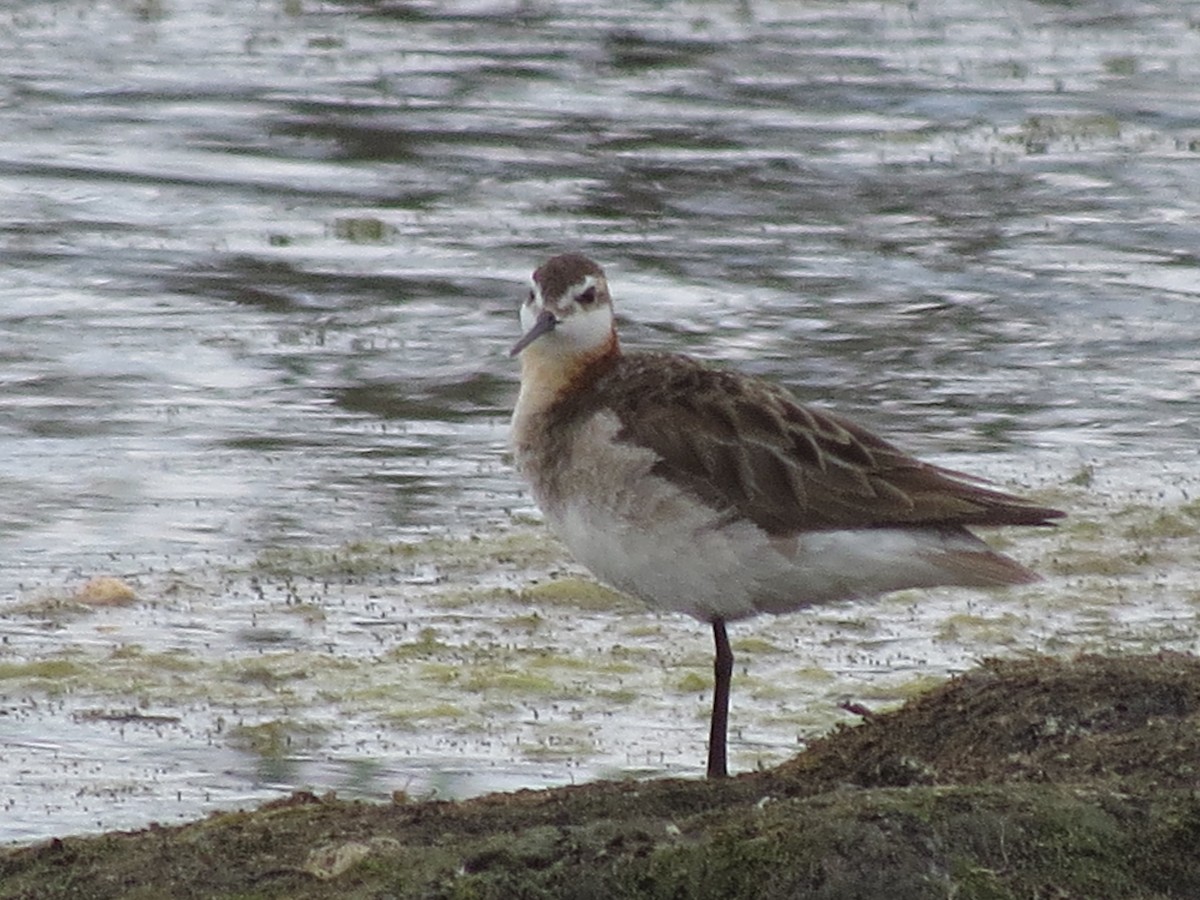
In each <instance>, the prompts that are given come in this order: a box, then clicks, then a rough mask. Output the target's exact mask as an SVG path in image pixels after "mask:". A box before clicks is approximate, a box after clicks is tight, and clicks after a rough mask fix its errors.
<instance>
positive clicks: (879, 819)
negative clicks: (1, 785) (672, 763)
mask: <svg viewBox="0 0 1200 900" xmlns="http://www.w3.org/2000/svg"><path fill="white" fill-rule="evenodd" d="M1198 766H1200V660H1197V659H1196V658H1195V657H1192V656H1190V655H1184V654H1175V653H1164V654H1158V655H1139V656H1095V655H1088V656H1080V657H1077V658H1074V659H1071V660H1061V659H1054V658H1049V657H1036V658H1031V659H1023V660H1008V661H998V660H991V661H987V662H985V663H983V664H982V665H981V666H979V667H978V668H976V669H974V670H972V671H970V672H968V673H967V674H965V675H963V676H961V677H958V678H955V679H952V680H950V681H948V682H947V683H946V684H944V685H943V686H941V687H939V688H936V689H934V690H933V691H930V692H929V693H927V694H924V695H922V696H920V697H918V698H916V699H914V700H912V701H910V702H909V703H907V704H905V705H904V706H903V707H902V708H900V709H898V710H896V711H894V712H890V713H886V714H883V715H877V716H875V715H872V716H869V717H867V718H865V719H864V721H863V722H862V723H861V724H859V725H857V726H852V727H842V728H839V729H837V730H836V731H835V732H833V733H832V734H830V735H829V736H827V737H826V738H823V739H821V740H819V741H817V742H815V743H814V744H813V745H812V746H811V747H810V748H809V749H808V750H807V751H805V752H804V753H802V754H800V755H799V756H797V757H796V758H794V759H793V760H791V761H789V762H786V763H784V764H783V765H780V766H778V767H776V768H774V769H770V770H767V771H762V772H754V773H750V774H744V775H741V776H738V777H735V778H732V779H730V780H728V781H727V782H724V783H716V784H712V783H707V782H704V781H700V780H694V781H693V780H679V779H661V780H652V781H612V782H597V783H593V784H586V785H581V786H576V787H570V788H561V789H554V790H546V791H520V792H517V793H512V794H493V795H489V796H486V797H481V798H478V799H475V800H469V801H462V802H421V803H416V802H409V801H408V799H407V798H406V797H404V796H403V795H397V797H396V798H395V802H393V803H391V804H372V803H361V802H345V801H341V800H338V799H337V798H336V797H333V796H325V797H318V796H316V795H314V794H311V793H297V794H295V795H293V796H292V797H291V798H290V799H287V800H284V801H280V802H276V803H269V804H267V805H265V806H262V807H259V808H258V809H255V810H251V811H246V812H233V813H221V814H215V815H212V816H209V817H208V818H206V819H203V820H201V821H198V822H194V823H191V824H187V825H183V826H178V827H169V828H166V827H158V826H152V827H150V828H148V829H144V830H140V831H134V832H110V833H107V834H103V835H98V836H88V837H68V836H64V837H61V838H54V839H52V840H49V841H43V842H40V843H38V844H35V845H32V846H27V847H18V848H11V849H8V850H5V851H3V853H2V854H0V897H2V898H34V897H38V898H58V897H62V898H66V897H71V898H75V900H99V898H116V897H180V898H190V897H264V898H266V897H385V896H386V897H447V898H450V897H581V898H582V897H724V898H732V897H756V898H770V897H795V896H812V897H870V896H882V893H883V892H885V891H886V892H887V895H888V896H891V897H921V898H923V897H959V898H963V897H980V898H984V897H987V898H1005V897H1094V896H1105V897H1129V898H1133V897H1137V898H1151V897H1155V898H1160V897H1161V898H1168V897H1193V896H1197V895H1198V894H1200V858H1198V857H1196V855H1195V854H1194V852H1193V850H1194V847H1195V846H1196V843H1197V839H1198V838H1200V798H1198V797H1197V794H1196V785H1197V778H1198V776H1197V770H1198Z"/></svg>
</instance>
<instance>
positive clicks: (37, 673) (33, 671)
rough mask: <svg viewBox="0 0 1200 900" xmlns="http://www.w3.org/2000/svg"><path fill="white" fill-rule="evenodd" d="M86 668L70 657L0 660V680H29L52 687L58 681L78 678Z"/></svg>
mask: <svg viewBox="0 0 1200 900" xmlns="http://www.w3.org/2000/svg"><path fill="white" fill-rule="evenodd" d="M85 673H86V670H85V669H84V667H83V666H82V665H80V664H79V663H77V662H75V661H74V660H70V659H62V658H51V659H35V660H29V661H28V662H0V681H8V680H14V681H15V680H30V681H38V682H43V683H44V684H43V685H42V686H43V687H53V686H54V684H56V683H58V682H63V681H66V680H68V679H72V678H79V677H80V676H82V675H84V674H85Z"/></svg>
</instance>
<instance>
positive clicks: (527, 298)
mask: <svg viewBox="0 0 1200 900" xmlns="http://www.w3.org/2000/svg"><path fill="white" fill-rule="evenodd" d="M532 304H533V289H532V288H530V290H529V296H528V297H526V298H525V305H526V306H530V305H532Z"/></svg>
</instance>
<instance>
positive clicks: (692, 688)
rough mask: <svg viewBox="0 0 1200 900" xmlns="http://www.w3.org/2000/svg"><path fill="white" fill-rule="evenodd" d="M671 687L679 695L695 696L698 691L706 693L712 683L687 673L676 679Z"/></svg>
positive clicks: (694, 674)
mask: <svg viewBox="0 0 1200 900" xmlns="http://www.w3.org/2000/svg"><path fill="white" fill-rule="evenodd" d="M672 687H673V688H674V689H675V690H676V691H678V692H679V693H681V694H695V693H697V692H698V691H707V690H708V689H709V688H710V687H712V681H711V679H708V678H705V677H703V676H702V675H698V674H696V673H695V672H687V673H685V674H684V675H683V676H681V677H680V678H677V679H676V680H675V683H674V684H673V685H672Z"/></svg>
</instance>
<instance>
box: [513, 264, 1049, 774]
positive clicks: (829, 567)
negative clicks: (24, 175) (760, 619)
mask: <svg viewBox="0 0 1200 900" xmlns="http://www.w3.org/2000/svg"><path fill="white" fill-rule="evenodd" d="M521 324H522V327H523V329H524V336H523V337H522V338H521V339H520V340H519V341H517V343H516V345H515V346H514V347H513V349H512V354H513V355H514V356H516V355H518V354H519V355H520V357H521V393H520V397H519V398H518V400H517V406H516V409H515V411H514V413H513V427H512V446H513V452H514V456H515V459H516V464H517V467H518V468H519V469H520V471H521V473H522V474H523V475H524V476H525V478H526V479H528V481H529V483H530V485H531V486H532V489H533V496H534V499H535V500H536V501H537V503H538V506H540V507H541V509H542V511H543V512H544V513H545V516H546V518H547V520H548V521H549V523H550V526H551V528H552V529H553V530H554V531H555V532H556V533H557V534H558V535H559V537H561V538H562V540H563V541H564V542H565V543H566V545H567V546H568V547H569V548H570V550H571V552H572V553H574V554H575V556H576V557H577V558H578V559H579V561H580V562H582V563H583V564H584V565H585V566H587V567H588V568H589V569H590V570H591V571H592V572H593V573H594V574H595V575H596V576H597V577H598V578H600V579H601V580H602V581H605V582H607V583H608V584H610V585H612V586H613V587H615V588H617V589H618V590H621V591H624V592H626V593H629V594H632V595H633V596H635V597H638V598H640V599H641V600H642V601H644V602H645V603H646V604H647V605H648V606H651V607H653V608H655V609H661V610H674V611H677V612H683V613H687V614H689V615H691V616H694V617H695V618H697V619H700V620H702V621H705V622H709V623H711V625H712V629H713V636H714V639H715V641H716V663H715V666H714V673H715V685H714V691H713V712H712V724H711V731H710V735H709V747H708V776H709V777H710V778H720V777H724V776H725V775H726V751H725V744H726V731H727V723H728V715H729V681H730V676H731V673H732V670H733V654H732V652H731V651H730V648H729V639H728V636H727V634H726V630H725V623H726V622H728V621H732V620H735V619H741V618H744V617H746V616H752V615H755V614H757V613H785V612H792V611H793V610H798V609H803V608H804V607H807V606H813V605H816V604H821V603H829V602H831V601H835V600H845V599H850V598H855V597H867V596H871V595H875V594H881V593H885V592H887V591H894V590H898V589H901V588H916V587H933V586H936V585H967V586H976V587H979V586H993V585H1008V584H1021V583H1024V582H1030V581H1035V580H1037V578H1038V576H1037V575H1035V574H1034V573H1033V572H1031V571H1029V570H1028V569H1026V568H1025V567H1023V566H1022V565H1020V564H1019V563H1017V562H1016V561H1014V560H1012V559H1009V558H1008V557H1007V556H1003V555H1001V554H999V553H997V552H995V551H994V550H992V549H991V548H989V547H988V546H987V544H985V543H984V542H983V541H981V540H980V539H979V538H977V537H976V536H975V535H974V534H972V533H971V532H970V531H968V530H967V526H973V525H1048V524H1050V520H1052V519H1055V518H1058V517H1060V516H1062V515H1063V513H1062V512H1060V511H1059V510H1056V509H1049V508H1046V507H1042V506H1037V505H1035V504H1033V503H1031V502H1028V501H1026V500H1023V499H1021V498H1019V497H1015V496H1012V495H1010V494H1006V493H1002V492H1000V491H996V490H991V489H989V488H987V487H984V486H982V485H981V484H979V483H978V482H976V481H975V480H973V479H972V478H970V476H967V475H964V474H962V473H959V472H954V471H951V470H949V469H943V468H940V467H938V466H934V465H930V464H927V463H923V462H921V461H919V460H917V459H915V458H914V457H912V456H910V455H909V454H907V453H905V452H904V451H902V450H900V449H898V448H897V447H895V446H893V445H892V444H890V443H888V442H887V441H885V440H883V439H881V438H878V437H876V436H875V435H873V434H871V433H870V432H869V431H867V430H865V429H863V428H861V427H860V426H858V425H855V424H853V423H851V422H848V421H846V420H845V419H842V418H840V417H838V416H835V415H832V414H830V413H827V412H821V411H818V410H814V409H809V408H807V407H804V406H801V405H800V404H799V403H797V402H796V401H795V400H794V399H793V398H792V397H791V395H789V394H788V393H787V392H786V391H785V390H783V389H782V388H780V387H777V386H776V385H773V384H771V383H769V382H766V381H763V380H761V379H758V378H753V377H749V376H746V375H741V374H737V373H734V372H728V371H722V370H720V369H715V368H711V367H709V366H706V365H704V364H702V363H700V362H697V361H696V360H693V359H690V358H688V357H686V356H676V355H671V354H661V353H622V352H621V349H620V345H619V343H618V341H617V332H616V328H615V326H614V322H613V309H612V299H611V297H610V296H609V291H608V283H607V282H606V280H605V277H604V271H603V270H602V269H601V268H600V267H599V266H598V265H596V263H594V262H592V261H591V260H590V259H588V258H587V257H585V256H580V255H578V254H564V255H562V256H556V257H554V258H553V259H551V260H549V261H547V262H546V263H545V264H544V265H542V266H541V267H540V268H539V269H538V270H537V271H536V272H534V274H533V288H532V290H531V291H530V292H529V298H528V299H527V300H526V301H525V303H524V305H523V306H522V307H521Z"/></svg>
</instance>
